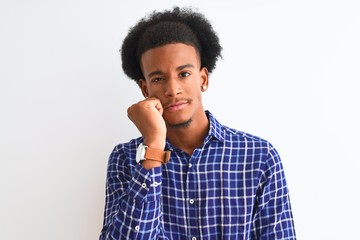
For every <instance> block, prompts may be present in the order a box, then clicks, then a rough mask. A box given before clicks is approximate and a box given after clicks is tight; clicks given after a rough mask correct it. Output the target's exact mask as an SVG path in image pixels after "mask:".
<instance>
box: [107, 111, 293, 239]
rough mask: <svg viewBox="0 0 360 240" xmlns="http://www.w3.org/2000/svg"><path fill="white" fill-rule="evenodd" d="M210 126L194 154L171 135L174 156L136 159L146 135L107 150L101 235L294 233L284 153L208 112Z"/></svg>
mask: <svg viewBox="0 0 360 240" xmlns="http://www.w3.org/2000/svg"><path fill="white" fill-rule="evenodd" d="M206 113H207V115H208V118H209V121H210V131H209V134H208V135H207V137H206V138H205V140H204V143H203V145H202V146H200V147H198V148H196V149H195V150H194V152H193V154H192V155H191V156H190V155H188V154H187V153H185V152H183V151H181V150H180V149H178V148H176V147H173V146H172V145H171V144H170V143H169V142H167V143H166V148H167V149H169V150H171V151H172V152H171V158H170V162H169V163H167V164H165V165H163V166H162V167H158V168H153V169H150V170H146V169H144V168H143V167H142V165H141V164H138V163H136V161H135V156H136V148H137V146H138V145H139V143H140V142H142V138H137V139H133V140H131V141H130V142H128V143H124V144H120V145H118V146H116V147H115V149H114V150H113V152H112V153H111V155H110V159H109V164H108V170H107V181H106V201H105V213H104V226H103V229H102V231H101V235H100V239H101V240H105V239H144V240H145V239H146V240H148V239H171V240H175V239H193V240H195V239H211V240H212V239H231V240H239V239H296V237H295V229H294V223H293V218H292V212H291V206H290V200H289V193H288V188H287V184H286V181H285V176H284V170H283V166H282V164H281V161H280V158H279V155H278V153H277V151H276V150H275V149H274V147H273V146H272V145H271V144H270V143H269V142H267V141H265V140H263V139H261V138H258V137H255V136H252V135H249V134H246V133H243V132H240V131H237V130H234V129H231V128H228V127H226V126H224V125H222V124H220V123H219V122H218V121H217V120H216V119H215V117H214V116H213V115H212V114H211V113H210V112H206Z"/></svg>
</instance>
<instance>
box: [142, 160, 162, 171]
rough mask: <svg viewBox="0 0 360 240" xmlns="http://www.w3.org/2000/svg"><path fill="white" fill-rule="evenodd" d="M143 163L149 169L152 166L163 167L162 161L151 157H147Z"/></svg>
mask: <svg viewBox="0 0 360 240" xmlns="http://www.w3.org/2000/svg"><path fill="white" fill-rule="evenodd" d="M141 164H142V166H143V167H144V168H145V169H146V170H149V169H151V168H156V167H161V162H159V161H153V160H151V159H146V160H144V161H142V162H141Z"/></svg>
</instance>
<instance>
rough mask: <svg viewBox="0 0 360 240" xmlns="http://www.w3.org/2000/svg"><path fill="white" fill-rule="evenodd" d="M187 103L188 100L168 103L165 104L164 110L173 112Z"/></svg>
mask: <svg viewBox="0 0 360 240" xmlns="http://www.w3.org/2000/svg"><path fill="white" fill-rule="evenodd" d="M188 103H189V102H188V101H178V102H174V103H169V104H167V105H165V110H166V111H170V112H175V111H178V110H180V109H183V108H184V107H186V105H187V104H188Z"/></svg>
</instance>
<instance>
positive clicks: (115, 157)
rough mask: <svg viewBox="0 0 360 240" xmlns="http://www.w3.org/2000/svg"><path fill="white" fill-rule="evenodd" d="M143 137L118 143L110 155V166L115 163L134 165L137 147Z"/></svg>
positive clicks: (116, 164)
mask: <svg viewBox="0 0 360 240" xmlns="http://www.w3.org/2000/svg"><path fill="white" fill-rule="evenodd" d="M142 141H143V140H142V137H139V138H135V139H131V140H130V141H128V142H124V143H119V144H118V145H116V146H115V147H114V148H113V150H112V152H111V154H110V157H109V163H108V164H109V166H111V165H115V166H119V165H128V166H129V165H134V164H135V158H136V149H137V147H138V145H139V144H140V143H141V142H142Z"/></svg>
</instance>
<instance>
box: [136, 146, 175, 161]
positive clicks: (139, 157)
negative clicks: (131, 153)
mask: <svg viewBox="0 0 360 240" xmlns="http://www.w3.org/2000/svg"><path fill="white" fill-rule="evenodd" d="M170 153H171V152H170V151H163V150H160V149H156V148H151V147H148V146H146V145H144V144H143V143H140V145H139V146H138V147H137V149H136V162H137V163H140V162H141V161H143V160H146V159H149V160H153V161H158V162H161V163H162V164H165V163H167V162H169V160H170Z"/></svg>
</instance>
